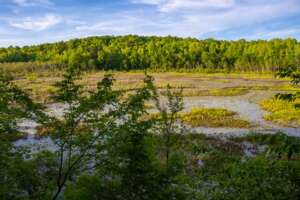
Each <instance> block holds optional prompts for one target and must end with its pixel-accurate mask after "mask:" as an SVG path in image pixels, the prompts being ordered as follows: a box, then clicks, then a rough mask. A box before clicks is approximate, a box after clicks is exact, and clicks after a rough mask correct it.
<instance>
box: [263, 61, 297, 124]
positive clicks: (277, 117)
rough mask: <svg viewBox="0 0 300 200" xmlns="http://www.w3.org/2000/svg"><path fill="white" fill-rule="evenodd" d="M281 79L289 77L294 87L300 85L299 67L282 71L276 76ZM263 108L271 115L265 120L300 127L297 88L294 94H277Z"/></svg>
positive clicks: (265, 102) (266, 101)
mask: <svg viewBox="0 0 300 200" xmlns="http://www.w3.org/2000/svg"><path fill="white" fill-rule="evenodd" d="M276 75H277V76H279V77H289V78H291V79H292V81H291V83H292V84H293V86H297V85H298V84H299V83H300V69H299V67H298V68H297V67H290V68H287V69H282V70H280V71H279V72H277V74H276ZM261 106H262V107H263V108H264V109H266V110H267V111H269V112H271V114H269V115H266V116H265V119H266V120H270V121H274V122H276V123H279V124H281V125H284V126H291V125H292V126H295V127H300V109H299V108H300V91H299V88H296V89H295V90H294V91H293V92H292V93H285V94H277V95H276V96H275V98H274V99H271V100H265V101H263V102H262V103H261Z"/></svg>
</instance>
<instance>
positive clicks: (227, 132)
mask: <svg viewBox="0 0 300 200" xmlns="http://www.w3.org/2000/svg"><path fill="white" fill-rule="evenodd" d="M275 93H276V92H269V91H267V92H266V91H251V92H250V93H248V94H246V95H243V96H234V97H209V96H207V97H188V98H184V105H185V108H184V112H188V111H190V110H191V109H192V108H195V107H206V108H224V109H228V110H231V111H234V112H236V113H238V115H239V117H241V118H242V119H245V120H248V121H249V122H250V123H252V124H253V125H254V128H251V129H239V128H207V127H198V128H189V129H190V130H191V131H192V132H194V133H203V134H207V135H215V136H216V135H217V136H225V137H226V136H241V135H245V134H249V133H251V132H256V133H264V134H274V133H276V132H278V131H282V132H284V133H286V134H288V135H291V136H297V137H300V128H290V127H280V126H278V125H275V124H272V123H270V122H267V121H265V120H264V119H263V116H264V115H265V114H267V112H266V111H264V110H262V109H261V108H260V107H259V105H258V104H257V103H258V102H259V101H261V100H262V99H267V98H269V97H271V96H273V95H274V94H275ZM66 109H67V108H66V106H64V105H62V104H52V105H49V106H48V109H47V112H49V113H50V114H51V115H55V116H61V115H62V113H63V112H64V111H65V110H66ZM36 126H37V124H36V123H35V122H33V121H29V120H25V121H23V122H22V123H20V127H21V130H23V131H25V132H26V133H28V137H27V138H24V139H21V140H19V141H17V142H16V143H15V144H16V145H17V146H26V145H29V146H33V147H34V149H33V150H34V151H36V150H41V149H43V148H47V149H48V150H49V149H50V150H51V149H54V148H55V145H54V144H53V142H52V141H51V139H50V138H39V139H37V138H36V137H34V135H35V133H36V130H35V129H36Z"/></svg>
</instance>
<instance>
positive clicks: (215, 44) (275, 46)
mask: <svg viewBox="0 0 300 200" xmlns="http://www.w3.org/2000/svg"><path fill="white" fill-rule="evenodd" d="M17 62H22V63H24V62H27V63H28V62H29V63H30V65H31V66H32V65H37V66H39V65H43V64H44V65H45V63H46V64H47V65H46V67H52V68H57V67H64V66H67V65H73V66H79V67H81V68H82V69H88V70H89V69H100V70H144V69H151V70H157V71H167V70H174V71H175V70H176V71H189V70H199V71H223V72H231V71H236V72H270V71H275V70H276V69H278V68H285V67H297V66H300V43H299V42H298V41H297V40H295V39H286V40H283V39H273V40H270V41H265V40H257V41H246V40H238V41H223V40H220V41H219V40H214V39H206V40H197V39H193V38H185V39H183V38H177V37H140V36H133V35H128V36H117V37H114V36H103V37H90V38H85V39H74V40H70V41H67V42H58V43H53V44H42V45H36V46H25V47H22V48H21V47H9V48H1V49H0V63H2V65H3V63H17ZM44 65H43V66H44ZM44 67H45V66H44Z"/></svg>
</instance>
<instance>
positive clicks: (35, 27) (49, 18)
mask: <svg viewBox="0 0 300 200" xmlns="http://www.w3.org/2000/svg"><path fill="white" fill-rule="evenodd" d="M61 21H62V18H61V17H59V16H57V15H53V14H48V15H45V16H44V17H41V18H37V19H33V18H31V17H27V18H25V19H24V20H20V21H14V22H9V24H10V25H11V26H12V27H15V28H19V29H24V30H31V31H42V30H45V29H48V28H50V27H52V26H54V25H56V24H58V23H60V22H61Z"/></svg>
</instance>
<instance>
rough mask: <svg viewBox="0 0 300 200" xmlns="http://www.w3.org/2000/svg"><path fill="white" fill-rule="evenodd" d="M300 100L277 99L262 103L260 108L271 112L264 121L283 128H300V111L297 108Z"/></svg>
mask: <svg viewBox="0 0 300 200" xmlns="http://www.w3.org/2000/svg"><path fill="white" fill-rule="evenodd" d="M299 103H300V100H299V99H298V100H296V101H294V102H293V101H285V100H281V99H277V98H272V99H267V100H264V101H262V102H261V103H260V106H261V107H262V108H263V109H265V110H266V111H268V112H270V113H269V114H266V115H265V116H264V119H265V120H267V121H271V122H274V123H277V124H279V125H282V126H288V127H300V109H297V108H296V107H295V106H296V104H299Z"/></svg>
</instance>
